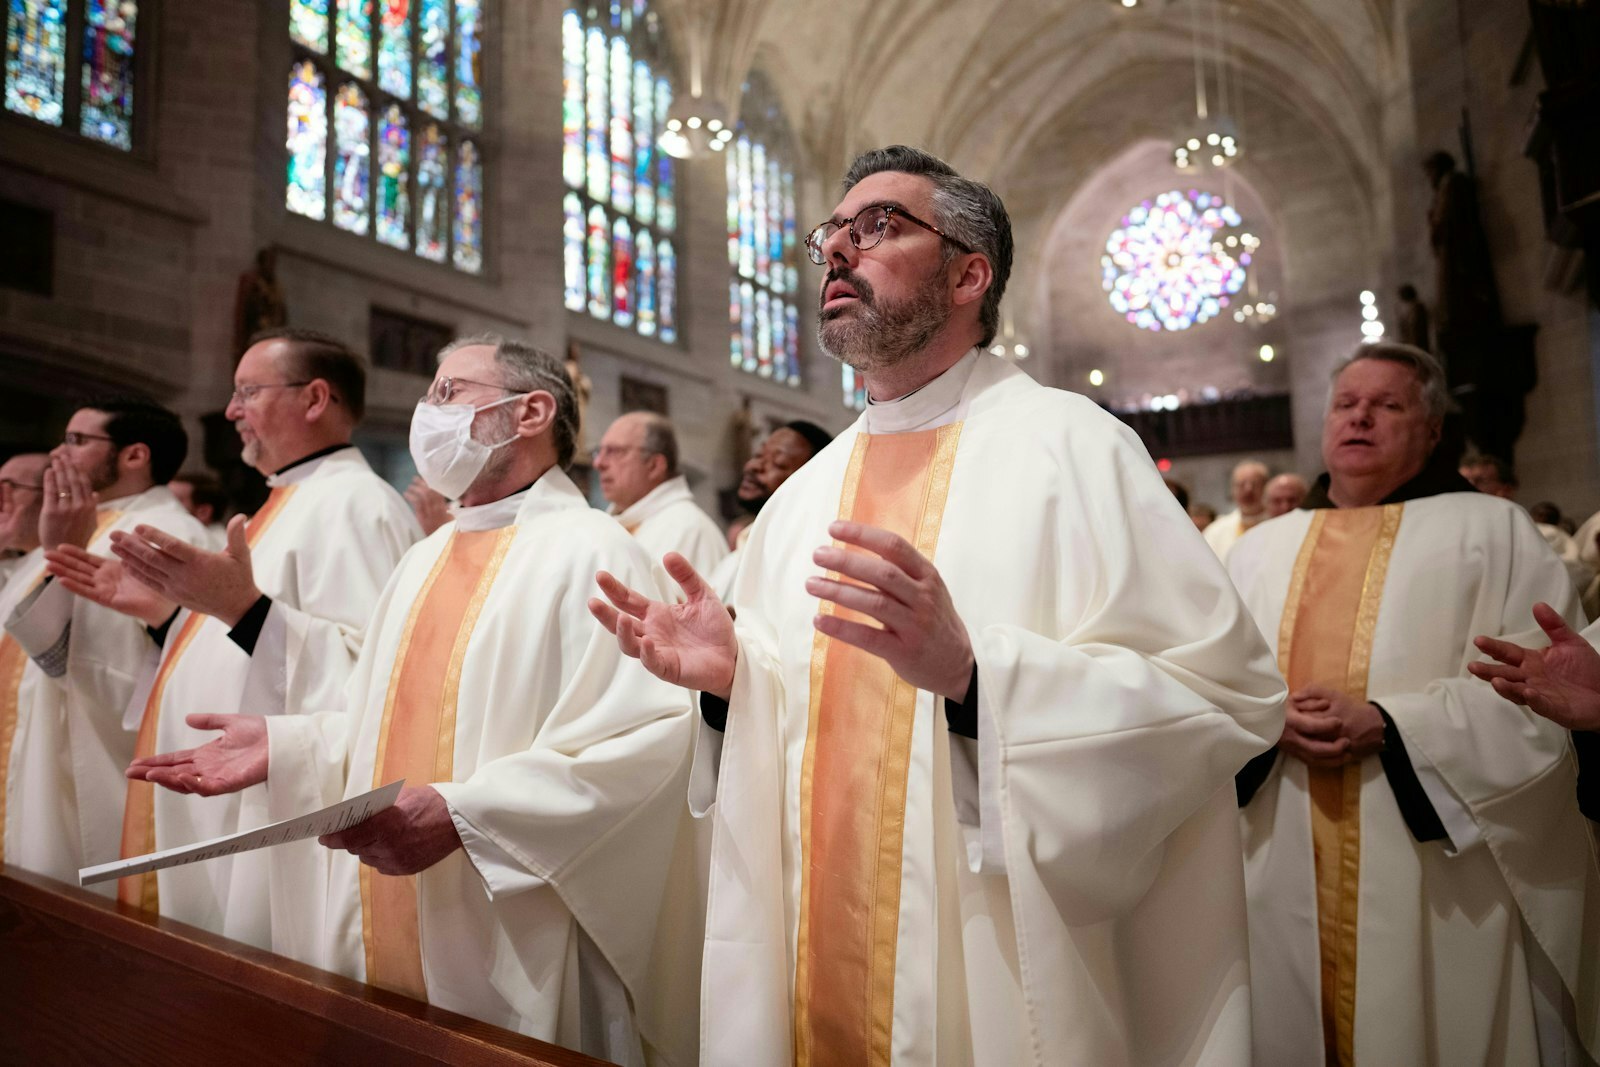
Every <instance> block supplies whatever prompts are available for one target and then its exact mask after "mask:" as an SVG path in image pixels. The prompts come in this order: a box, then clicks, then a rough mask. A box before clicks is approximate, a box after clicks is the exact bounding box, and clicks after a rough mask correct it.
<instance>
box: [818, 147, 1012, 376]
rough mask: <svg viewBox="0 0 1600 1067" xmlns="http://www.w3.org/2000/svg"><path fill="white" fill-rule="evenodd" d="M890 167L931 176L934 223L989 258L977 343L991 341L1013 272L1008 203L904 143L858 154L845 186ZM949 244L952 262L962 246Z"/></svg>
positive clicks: (848, 187) (982, 344)
mask: <svg viewBox="0 0 1600 1067" xmlns="http://www.w3.org/2000/svg"><path fill="white" fill-rule="evenodd" d="M885 171H894V172H897V173H900V174H915V175H918V176H920V177H923V178H927V179H928V181H930V182H932V183H933V219H932V222H933V224H934V225H935V226H938V227H939V228H940V229H941V230H943V231H944V232H945V233H946V234H947V235H948V236H949V237H950V238H951V239H952V240H955V241H959V242H961V243H962V244H964V245H966V246H967V247H968V248H970V249H972V250H973V251H974V252H977V253H978V254H979V255H981V256H983V258H985V259H987V260H988V261H989V268H990V270H992V271H993V272H994V280H993V281H991V282H990V283H989V291H988V292H986V293H984V294H983V303H982V304H981V305H979V308H978V324H979V327H980V328H981V329H982V330H983V338H982V340H980V341H979V342H978V344H979V347H987V346H988V345H989V342H991V341H993V340H994V335H995V334H996V333H997V332H998V331H999V329H1000V299H1001V298H1002V297H1003V296H1005V293H1006V280H1007V279H1009V278H1010V277H1011V256H1012V242H1011V216H1010V215H1008V214H1007V213H1006V206H1005V204H1004V203H1003V202H1001V200H1000V198H999V197H998V196H996V195H995V193H994V190H993V189H990V188H989V187H988V186H987V185H984V184H983V183H982V182H979V181H974V180H973V179H971V178H963V177H962V176H961V175H960V174H958V173H956V170H955V168H954V167H952V166H950V164H948V163H946V162H945V161H944V160H942V159H940V158H939V157H937V156H935V155H931V154H930V153H927V152H924V151H922V149H920V148H908V147H906V146H905V145H899V144H897V145H890V146H889V147H888V148H874V149H873V150H871V151H870V152H863V153H862V154H861V155H859V156H857V157H856V159H855V162H853V163H851V164H850V169H849V170H848V171H846V172H845V176H844V191H845V192H847V193H848V192H849V191H850V190H851V189H852V188H854V187H855V185H856V183H857V182H859V181H861V179H863V178H865V177H867V176H868V175H871V174H881V173H883V172H885ZM944 245H945V247H944V262H945V264H946V265H948V264H949V263H950V261H951V260H953V259H955V257H956V256H957V255H958V254H959V252H960V249H958V248H957V247H956V246H955V245H953V244H951V243H950V242H949V241H946V242H945V243H944Z"/></svg>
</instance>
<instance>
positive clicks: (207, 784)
mask: <svg viewBox="0 0 1600 1067" xmlns="http://www.w3.org/2000/svg"><path fill="white" fill-rule="evenodd" d="M183 721H184V722H186V723H188V724H189V725H190V726H192V727H194V728H195V729H196V730H221V731H222V736H221V737H219V738H217V739H216V740H215V741H212V742H210V743H209V744H204V745H201V746H200V747H199V748H186V749H183V750H182V751H180V752H164V753H160V754H158V755H154V756H145V757H144V758H142V759H136V760H134V761H133V762H132V763H130V764H128V770H127V772H126V773H127V776H128V777H129V778H137V779H142V780H144V781H146V782H154V783H155V784H156V785H159V786H163V787H165V788H167V789H170V790H172V791H173V792H174V793H195V794H198V795H199V796H203V797H214V796H218V795H220V794H222V793H236V792H238V791H239V790H241V789H243V788H245V787H246V786H251V785H258V784H260V783H261V782H264V781H266V780H267V720H266V719H264V718H262V717H261V716H259V715H206V714H195V715H190V716H188V717H187V718H185V719H184V720H183Z"/></svg>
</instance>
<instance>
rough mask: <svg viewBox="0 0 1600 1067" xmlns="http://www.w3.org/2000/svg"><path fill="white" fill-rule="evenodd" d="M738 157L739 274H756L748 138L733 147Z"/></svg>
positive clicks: (753, 205)
mask: <svg viewBox="0 0 1600 1067" xmlns="http://www.w3.org/2000/svg"><path fill="white" fill-rule="evenodd" d="M734 155H735V156H736V157H737V159H738V170H739V184H738V190H737V194H736V195H737V196H738V198H739V274H740V276H742V277H745V278H754V277H755V276H756V200H755V195H756V194H755V181H754V179H753V177H752V175H751V171H750V139H749V138H748V137H741V138H739V140H738V143H737V145H736V147H735V148H734Z"/></svg>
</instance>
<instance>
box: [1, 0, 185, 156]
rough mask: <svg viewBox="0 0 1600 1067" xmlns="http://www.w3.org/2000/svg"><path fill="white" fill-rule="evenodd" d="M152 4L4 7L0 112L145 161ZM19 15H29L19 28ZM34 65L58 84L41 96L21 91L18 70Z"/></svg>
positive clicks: (79, 0) (137, 0) (72, 1)
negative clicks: (48, 71) (50, 68)
mask: <svg viewBox="0 0 1600 1067" xmlns="http://www.w3.org/2000/svg"><path fill="white" fill-rule="evenodd" d="M158 5H159V0H121V2H118V0H22V2H21V3H16V2H9V3H7V5H6V15H5V20H4V22H0V55H3V56H4V57H5V65H4V67H3V68H0V86H3V89H0V92H3V96H0V111H3V113H4V114H5V115H6V116H7V117H11V116H16V117H19V118H21V119H24V120H27V121H30V122H34V123H37V124H39V125H40V126H45V127H50V128H52V129H56V130H59V131H61V132H62V133H63V134H66V135H68V136H73V137H76V138H79V139H81V140H83V141H87V142H89V143H91V144H97V145H103V146H105V147H106V148H108V149H111V150H113V151H118V152H126V153H130V154H134V155H146V156H147V155H149V146H150V143H151V138H150V134H149V127H150V121H149V118H150V113H151V102H152V99H153V96H154V94H153V93H152V92H151V89H152V88H153V85H154V79H153V77H152V71H153V70H154V55H153V51H154V41H155V37H156V35H155V32H154V29H155V25H156V18H157V16H158V14H159V12H158V10H157V8H158ZM25 16H33V18H32V19H30V20H29V21H28V23H27V25H25V24H24V17H25ZM51 16H53V17H51ZM51 27H53V30H52V29H51ZM41 28H43V32H41ZM30 29H31V30H32V31H33V32H26V31H28V30H30ZM96 56H99V57H101V58H102V62H101V63H100V64H99V66H98V68H97V65H96V63H95V58H96ZM124 57H125V58H124ZM28 60H32V62H27V61H28ZM41 63H42V64H44V65H46V66H47V67H48V66H54V67H55V71H54V75H55V77H54V79H53V80H54V81H56V82H57V83H58V84H57V85H56V86H54V87H45V88H47V89H49V90H50V91H47V92H46V93H45V94H44V95H43V96H40V95H37V94H33V93H29V92H27V91H26V90H27V88H28V86H26V85H25V84H23V83H24V79H25V74H24V70H25V69H26V68H31V69H33V70H37V69H38V67H39V66H40V64H41ZM91 81H98V84H97V85H91V84H90V82H91Z"/></svg>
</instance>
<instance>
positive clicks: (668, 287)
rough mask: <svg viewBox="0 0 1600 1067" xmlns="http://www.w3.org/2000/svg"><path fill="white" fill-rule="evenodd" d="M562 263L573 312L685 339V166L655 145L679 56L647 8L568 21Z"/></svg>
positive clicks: (572, 11)
mask: <svg viewBox="0 0 1600 1067" xmlns="http://www.w3.org/2000/svg"><path fill="white" fill-rule="evenodd" d="M561 59H562V96H561V175H562V180H563V182H564V183H565V186H566V193H565V196H564V197H563V198H562V216H563V220H564V221H563V225H562V231H561V232H562V235H563V253H562V264H563V269H564V274H565V281H566V285H565V292H566V305H567V307H568V308H569V309H570V310H572V311H580V312H581V311H587V312H588V313H589V314H590V315H593V316H594V317H595V318H597V319H605V320H607V321H608V322H612V323H615V324H616V325H618V326H621V327H623V328H625V329H630V330H637V331H638V332H639V333H640V334H642V335H643V336H645V337H653V338H657V339H659V340H661V341H665V342H667V343H668V344H671V343H674V342H676V341H677V339H678V321H677V289H678V254H677V250H676V248H675V246H674V243H673V242H674V241H675V240H676V235H675V232H676V230H677V226H678V210H677V206H678V196H677V170H676V165H677V161H676V160H674V159H673V158H672V157H671V156H669V155H667V154H666V153H665V152H663V151H661V149H660V145H659V135H660V132H661V130H662V128H663V127H665V125H666V122H667V111H668V110H669V109H670V108H671V107H672V82H671V80H670V71H671V68H672V64H671V57H670V54H669V52H668V50H667V46H666V41H665V36H664V34H663V32H662V29H661V25H660V19H659V18H658V16H657V15H656V13H655V12H654V11H651V10H650V4H649V3H648V0H609V3H593V4H588V5H586V6H579V7H574V8H569V9H568V10H567V11H566V12H565V13H564V14H563V15H562V16H561Z"/></svg>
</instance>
